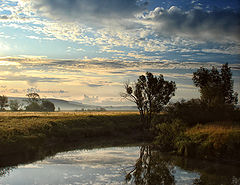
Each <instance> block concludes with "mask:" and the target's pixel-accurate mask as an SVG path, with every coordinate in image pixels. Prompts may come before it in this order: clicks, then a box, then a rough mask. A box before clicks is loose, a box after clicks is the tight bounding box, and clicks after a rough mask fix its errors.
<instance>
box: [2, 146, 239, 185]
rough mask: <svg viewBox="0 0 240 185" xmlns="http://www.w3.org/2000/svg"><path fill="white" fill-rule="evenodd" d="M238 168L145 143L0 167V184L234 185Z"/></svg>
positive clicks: (59, 155)
mask: <svg viewBox="0 0 240 185" xmlns="http://www.w3.org/2000/svg"><path fill="white" fill-rule="evenodd" d="M239 171H240V167H238V166H233V165H227V164H219V163H215V162H209V161H202V160H191V159H186V158H182V157H176V156H169V155H166V154H163V153H160V152H158V151H156V150H153V148H152V147H151V146H148V145H144V146H141V147H136V146H135V147H108V148H100V149H91V150H83V149H79V150H73V151H68V152H61V153H57V154H56V155H55V156H53V157H47V158H45V159H44V160H42V161H36V162H31V163H29V164H22V165H18V166H16V167H6V168H0V184H12V185H14V184H17V185H19V184H23V185H28V184H29V185H30V184H41V185H42V184H124V183H125V182H126V183H127V184H137V185H144V184H147V185H151V184H154V185H158V184H164V185H168V184H198V185H200V184H209V185H210V184H211V185H215V184H216V185H217V184H223V185H225V184H226V185H231V184H233V185H236V184H240V174H239ZM23 177H24V178H23Z"/></svg>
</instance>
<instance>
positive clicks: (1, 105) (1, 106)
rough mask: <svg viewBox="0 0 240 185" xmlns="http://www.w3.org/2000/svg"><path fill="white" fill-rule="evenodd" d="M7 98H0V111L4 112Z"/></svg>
mask: <svg viewBox="0 0 240 185" xmlns="http://www.w3.org/2000/svg"><path fill="white" fill-rule="evenodd" d="M7 103H8V97H7V96H4V95H2V96H0V110H1V111H3V110H5V107H8V104H7Z"/></svg>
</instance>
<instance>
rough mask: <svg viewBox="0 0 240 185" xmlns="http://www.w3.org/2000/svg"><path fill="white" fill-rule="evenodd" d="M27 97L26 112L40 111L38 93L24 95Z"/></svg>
mask: <svg viewBox="0 0 240 185" xmlns="http://www.w3.org/2000/svg"><path fill="white" fill-rule="evenodd" d="M26 96H27V97H28V99H27V103H28V105H27V106H26V107H25V108H26V111H41V109H42V108H41V105H40V101H41V99H40V96H39V94H38V93H28V94H26Z"/></svg>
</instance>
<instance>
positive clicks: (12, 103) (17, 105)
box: [9, 100, 22, 111]
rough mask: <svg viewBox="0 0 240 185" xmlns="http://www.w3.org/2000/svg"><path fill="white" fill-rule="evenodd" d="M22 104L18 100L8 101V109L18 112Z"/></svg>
mask: <svg viewBox="0 0 240 185" xmlns="http://www.w3.org/2000/svg"><path fill="white" fill-rule="evenodd" d="M21 106H22V104H21V103H19V101H18V100H10V103H9V107H10V109H11V110H12V111H18V110H19V109H20V108H21Z"/></svg>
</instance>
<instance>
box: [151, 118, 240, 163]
mask: <svg viewBox="0 0 240 185" xmlns="http://www.w3.org/2000/svg"><path fill="white" fill-rule="evenodd" d="M157 133H158V134H157V137H156V138H155V142H154V143H155V146H156V147H158V148H159V149H160V150H162V151H168V152H171V153H175V154H178V155H182V156H185V157H192V158H199V159H208V160H217V161H222V162H231V163H235V164H238V165H240V125H239V123H237V122H231V121H228V122H227V121H223V122H212V123H206V124H197V125H195V126H193V127H186V126H184V123H182V122H181V121H179V120H175V121H173V122H172V123H171V124H166V123H163V124H159V125H158V126H157Z"/></svg>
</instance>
